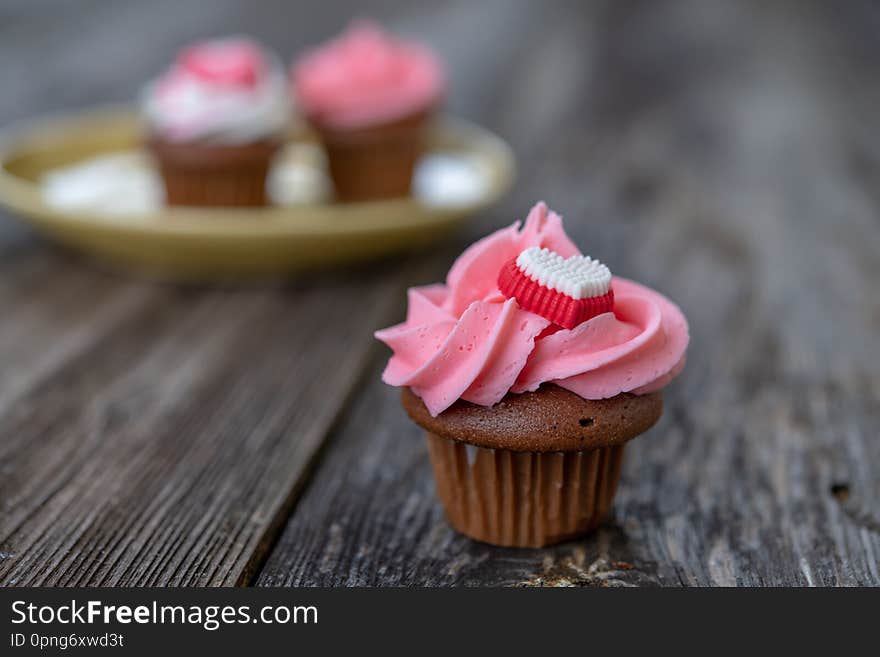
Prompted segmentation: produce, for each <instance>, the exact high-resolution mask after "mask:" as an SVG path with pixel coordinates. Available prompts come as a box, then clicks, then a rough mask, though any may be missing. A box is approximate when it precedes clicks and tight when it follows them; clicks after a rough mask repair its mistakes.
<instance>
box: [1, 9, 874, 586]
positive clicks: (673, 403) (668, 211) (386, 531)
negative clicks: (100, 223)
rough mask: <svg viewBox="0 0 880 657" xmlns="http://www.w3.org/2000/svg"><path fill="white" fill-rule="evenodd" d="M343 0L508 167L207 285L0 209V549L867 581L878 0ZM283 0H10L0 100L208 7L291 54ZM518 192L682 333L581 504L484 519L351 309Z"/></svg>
mask: <svg viewBox="0 0 880 657" xmlns="http://www.w3.org/2000/svg"><path fill="white" fill-rule="evenodd" d="M324 4H325V5H329V3H324ZM339 4H342V3H339ZM371 4H373V5H375V7H374V11H372V12H369V13H371V14H373V15H375V16H376V17H378V18H379V19H381V20H383V21H385V22H387V23H388V24H389V25H390V26H391V27H393V28H395V29H397V30H400V31H402V32H406V33H410V34H414V35H418V36H419V37H421V38H424V39H426V40H428V41H429V42H431V43H432V44H434V45H435V46H436V48H437V49H438V50H440V51H441V52H442V53H443V54H444V56H445V57H446V58H447V59H448V62H449V65H450V68H451V78H452V87H451V93H450V103H449V104H450V107H451V109H452V110H453V111H455V112H457V113H460V114H463V115H465V116H467V117H468V118H471V119H473V120H476V121H478V122H480V123H482V124H484V125H487V126H490V127H491V128H493V129H494V130H496V131H498V132H499V133H500V134H502V135H504V136H505V137H506V138H508V139H509V140H510V141H511V142H512V143H513V145H514V147H515V150H516V153H517V156H518V159H519V163H520V174H519V182H518V184H517V186H516V188H515V190H514V191H513V193H511V194H510V195H509V197H508V198H507V199H505V201H504V202H503V203H502V204H501V205H499V206H498V207H497V208H495V209H494V210H492V211H491V212H487V213H485V214H483V215H482V216H480V217H478V218H476V219H475V221H474V222H473V223H472V224H471V225H470V226H469V227H468V229H467V230H466V231H465V232H464V233H462V234H460V235H458V237H457V238H456V239H455V240H453V241H452V242H451V243H448V244H445V245H441V246H438V247H436V248H435V249H433V250H432V251H431V252H429V253H421V254H417V255H414V256H412V257H409V258H406V259H398V260H395V261H392V262H388V263H385V264H383V265H380V266H375V267H372V268H358V269H352V270H348V271H339V272H333V273H322V274H313V275H309V276H305V277H302V278H299V279H297V280H294V281H290V282H285V283H267V284H264V285H255V286H248V287H238V288H207V287H205V288H194V287H176V286H174V285H170V284H161V283H155V282H150V281H145V280H138V279H136V278H132V277H128V276H126V275H124V274H120V273H118V272H114V271H108V270H105V269H102V268H100V267H97V266H95V265H93V264H90V263H89V262H87V261H85V260H83V259H81V258H79V257H77V256H74V255H71V254H68V253H65V252H62V251H59V250H57V249H55V248H53V247H52V246H50V245H48V244H47V243H45V242H44V241H42V240H41V239H40V238H38V237H37V236H35V235H33V234H32V233H30V232H29V231H28V230H26V229H25V228H23V227H22V226H21V225H20V224H19V223H17V222H16V221H15V220H14V218H13V217H11V216H8V215H4V216H2V217H0V308H2V311H0V371H2V378H0V582H3V583H4V584H14V585H36V584H44V585H108V586H118V585H217V584H238V585H259V586H263V585H272V586H276V585H285V586H286V585H485V584H490V585H519V584H524V585H546V584H551V585H552V584H573V585H594V584H596V585H628V584H646V585H734V584H752V585H780V584H798V585H814V584H815V585H854V584H874V585H878V584H880V476H878V464H880V441H878V426H880V405H878V397H880V377H878V372H880V344H878V343H880V341H878V333H880V293H878V286H880V130H878V116H880V47H878V41H877V38H876V34H877V30H878V29H880V8H878V7H877V6H876V4H874V5H872V4H871V3H869V2H855V3H848V4H847V5H846V6H845V7H840V6H832V3H820V2H815V3H812V2H795V1H791V2H779V3H758V2H753V3H750V2H743V3H736V4H730V3H715V2H703V1H702V0H695V1H693V2H686V3H674V4H663V3H655V2H648V1H645V2H627V3H618V2H602V3H596V4H590V5H589V6H587V3H580V2H571V3H565V4H563V3H549V4H548V3H526V2H507V1H503V0H497V1H494V2H481V3H471V2H463V1H462V2H456V3H448V4H447V3H443V6H440V3H430V4H424V5H422V6H420V7H415V6H413V3H411V2H405V1H403V0H397V1H393V2H391V1H386V2H374V3H371ZM435 5H436V6H435ZM47 6H49V7H50V9H51V11H46V7H47ZM364 11H365V13H367V12H366V10H364ZM314 12H315V9H314V7H313V8H310V9H309V10H308V11H305V10H297V9H296V8H294V7H292V6H291V3H288V2H285V1H283V0H276V1H273V2H260V3H251V2H244V1H243V0H225V1H221V2H216V3H212V4H211V8H210V10H209V9H208V8H206V6H205V4H204V3H199V2H180V0H158V1H154V2H150V3H142V2H138V1H135V0H119V1H116V2H113V3H106V4H105V3H66V2H60V1H59V2H57V3H55V2H52V3H45V2H44V3H33V5H31V4H29V3H26V2H21V1H19V2H13V3H11V4H9V5H7V6H6V7H5V8H4V9H2V10H0V62H2V67H0V76H2V77H0V88H2V89H3V93H2V94H0V118H2V122H3V123H6V122H7V121H10V120H13V119H17V118H22V117H26V116H30V115H32V114H40V113H45V112H49V111H57V110H59V109H61V108H70V107H81V106H88V105H92V104H95V103H98V102H105V101H114V100H126V99H129V98H131V97H133V96H134V94H135V93H136V91H137V89H138V87H139V85H140V84H141V83H142V81H143V80H145V79H147V78H148V77H150V76H151V75H153V74H154V73H156V72H157V71H158V70H160V69H161V68H162V66H163V65H164V64H165V62H166V61H167V59H168V57H170V55H171V53H172V52H173V50H174V49H175V48H176V47H177V46H178V45H180V44H181V43H183V42H184V41H186V40H187V39H190V38H194V37H197V36H201V35H205V34H222V33H228V32H246V33H251V34H254V35H256V36H258V37H259V38H261V39H264V40H265V41H267V42H268V43H269V44H271V45H273V46H274V47H276V48H277V49H278V51H279V52H280V53H282V54H283V55H284V56H285V57H289V56H290V55H292V54H293V53H294V52H296V51H297V50H299V49H300V48H302V47H303V46H305V45H306V44H309V43H313V42H315V41H316V40H319V39H321V38H323V37H325V36H327V35H329V34H331V33H332V32H334V31H335V30H337V29H338V28H339V27H341V25H343V24H344V22H345V20H346V18H347V11H346V10H345V9H344V8H343V7H341V6H340V7H337V6H335V5H334V6H321V8H320V12H319V13H318V14H317V15H316V14H315V13H314ZM537 199H546V200H547V201H548V202H549V203H550V205H551V206H552V207H554V208H555V209H557V210H558V211H560V212H561V213H562V214H563V215H564V216H565V217H566V220H567V226H568V229H569V231H570V232H571V234H572V235H573V236H574V237H575V239H576V240H577V241H578V242H579V243H580V244H581V245H582V246H583V247H584V249H585V250H587V251H588V252H589V253H591V254H593V255H597V256H599V257H601V258H602V259H603V260H605V261H607V262H609V263H610V265H611V268H612V270H613V271H615V272H617V273H619V274H621V275H626V276H629V277H632V278H635V279H638V280H641V281H644V282H646V283H648V284H650V285H652V286H655V287H657V288H658V289H660V290H662V291H663V292H665V293H667V294H668V295H670V296H671V297H672V298H673V299H676V300H677V301H678V302H680V304H681V306H682V307H683V309H684V311H685V313H686V314H687V316H688V317H689V319H690V322H691V329H692V336H693V338H692V344H691V349H690V359H689V364H688V367H687V369H686V371H685V373H684V375H683V376H682V377H681V378H680V379H679V380H678V381H677V382H676V383H675V384H674V385H672V386H671V387H670V388H669V390H668V394H667V395H666V412H665V414H664V417H663V419H662V421H661V422H660V424H659V425H658V426H657V427H656V428H655V429H653V430H652V431H651V432H650V434H648V435H647V436H645V437H643V438H641V439H639V440H638V441H636V442H635V443H633V444H632V445H631V446H630V448H629V449H628V457H627V461H626V463H625V467H624V473H623V479H622V482H621V486H620V489H619V492H618V495H617V498H616V503H615V506H614V510H613V513H612V515H611V517H610V518H609V519H608V521H607V522H606V523H605V525H604V526H603V527H602V528H601V529H600V530H599V531H597V532H596V533H595V534H593V535H592V536H590V537H588V538H585V539H583V540H580V541H575V542H571V543H567V544H564V545H561V546H558V547H556V548H553V549H547V550H509V549H497V548H492V547H489V546H486V545H482V544H477V543H474V542H471V541H470V540H468V539H466V538H463V537H461V536H458V535H456V534H455V533H453V532H452V531H451V530H450V529H449V528H448V527H447V525H446V524H445V522H444V520H443V515H442V510H441V508H440V506H439V505H438V502H437V501H436V499H435V495H434V491H433V482H432V479H431V475H430V466H429V463H428V458H427V453H426V450H425V446H424V443H423V440H422V438H421V436H420V433H419V431H418V430H417V429H416V427H415V426H413V425H412V424H411V423H409V422H408V421H407V420H406V419H405V418H404V414H403V411H402V410H401V408H400V405H399V403H398V394H397V391H396V390H393V389H390V388H387V387H385V386H383V385H382V384H381V383H380V381H379V373H380V371H381V368H382V366H383V363H384V361H385V359H386V358H387V355H388V354H387V351H386V350H385V349H384V347H382V346H381V345H379V344H378V343H376V342H375V341H374V340H373V338H372V337H371V332H372V331H373V330H374V329H375V328H378V327H381V326H385V325H388V324H391V323H393V322H395V321H398V320H399V319H401V317H402V313H403V303H404V294H403V291H404V288H405V287H406V286H408V285H411V284H417V283H426V282H430V281H434V280H439V279H441V278H442V277H443V275H444V273H445V271H446V270H447V268H448V267H449V265H450V263H451V260H452V259H453V257H454V256H455V255H456V254H457V253H458V252H459V251H460V250H461V249H462V247H463V246H464V245H465V244H467V243H468V242H469V241H471V240H472V239H474V238H475V237H477V236H479V235H482V234H484V233H486V232H488V231H489V230H491V229H495V228H498V227H501V226H504V225H507V224H510V223H511V222H512V221H514V220H516V219H519V218H522V217H523V216H524V215H525V213H526V211H527V210H528V208H529V207H530V206H531V204H532V203H533V202H534V201H535V200H537Z"/></svg>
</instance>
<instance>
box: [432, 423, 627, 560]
mask: <svg viewBox="0 0 880 657" xmlns="http://www.w3.org/2000/svg"><path fill="white" fill-rule="evenodd" d="M426 435H427V438H428V450H429V452H430V455H431V462H432V464H433V466H434V476H435V479H436V482H437V494H438V495H439V497H440V500H441V502H442V503H443V506H444V507H445V509H446V517H447V519H448V520H449V523H450V524H451V525H452V526H453V527H454V528H455V529H456V530H458V531H459V532H461V533H462V534H465V535H467V536H470V537H471V538H474V539H476V540H478V541H483V542H485V543H492V544H493V545H502V546H508V547H543V546H546V545H551V544H553V543H558V542H560V541H563V540H566V539H569V538H573V537H575V536H579V535H581V534H584V533H586V532H588V531H590V530H591V529H594V528H595V527H597V526H598V525H599V523H600V522H601V521H602V519H603V518H604V517H605V515H606V514H607V513H608V510H609V509H610V508H611V502H612V499H613V498H614V492H615V490H616V489H617V482H618V480H619V479H620V468H621V464H622V463H623V449H624V445H617V446H614V447H601V448H597V449H592V450H586V451H579V452H514V451H510V450H502V449H486V448H482V447H476V446H474V445H468V444H466V443H462V442H459V441H456V440H451V439H448V438H443V437H441V436H438V435H436V434H433V433H430V432H426Z"/></svg>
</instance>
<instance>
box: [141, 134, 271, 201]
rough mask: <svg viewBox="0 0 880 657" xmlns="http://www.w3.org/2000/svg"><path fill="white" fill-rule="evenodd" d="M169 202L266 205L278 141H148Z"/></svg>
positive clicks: (166, 199)
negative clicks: (235, 143)
mask: <svg viewBox="0 0 880 657" xmlns="http://www.w3.org/2000/svg"><path fill="white" fill-rule="evenodd" d="M150 146H151V151H152V153H153V156H154V157H155V159H156V164H157V166H158V169H159V173H160V175H161V177H162V182H163V183H164V185H165V202H166V204H168V205H188V206H225V207H254V206H262V205H266V203H267V197H266V178H267V176H268V173H269V166H270V164H271V161H272V157H273V155H274V154H275V151H276V149H277V144H275V143H272V142H265V143H256V144H246V145H242V146H213V145H201V144H168V143H165V142H160V141H154V142H152V143H151V144H150Z"/></svg>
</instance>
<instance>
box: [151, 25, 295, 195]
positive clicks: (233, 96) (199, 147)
mask: <svg viewBox="0 0 880 657" xmlns="http://www.w3.org/2000/svg"><path fill="white" fill-rule="evenodd" d="M288 91H289V90H288V85H287V81H286V78H285V75H284V70H283V68H282V67H281V65H280V63H279V62H278V61H277V60H276V58H275V57H273V56H272V55H270V54H269V53H267V52H266V51H265V50H264V49H263V48H261V47H260V46H259V45H258V44H256V43H254V42H253V41H251V40H249V39H245V38H241V37H235V38H228V39H218V40H213V41H206V42H202V43H197V44H194V45H192V46H190V47H188V48H185V49H184V50H182V51H181V52H180V53H179V54H178V56H177V58H176V60H175V61H174V63H173V64H172V65H171V67H170V68H169V70H168V71H166V72H165V73H164V74H163V75H162V76H161V77H160V78H159V79H158V80H156V81H155V82H153V83H151V84H150V85H149V86H148V88H147V89H146V91H145V94H144V106H143V114H144V118H145V120H146V123H147V131H148V134H147V146H148V148H149V150H150V151H151V152H152V154H153V155H154V157H155V159H156V163H157V165H158V168H159V171H160V173H161V176H162V180H163V182H164V184H165V192H166V202H167V203H168V204H169V205H193V206H259V205H265V204H266V177H267V174H268V171H269V166H270V163H271V161H272V157H273V156H274V154H275V152H276V151H277V150H278V148H279V146H280V145H281V140H282V138H283V134H284V131H285V128H286V126H287V123H288V118H289V113H290V101H289V92H288Z"/></svg>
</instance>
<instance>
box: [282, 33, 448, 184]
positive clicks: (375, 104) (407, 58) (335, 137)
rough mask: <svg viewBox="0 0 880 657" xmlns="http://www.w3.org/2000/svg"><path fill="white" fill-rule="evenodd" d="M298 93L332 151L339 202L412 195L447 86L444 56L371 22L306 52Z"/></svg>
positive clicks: (296, 81) (299, 66) (299, 65)
mask: <svg viewBox="0 0 880 657" xmlns="http://www.w3.org/2000/svg"><path fill="white" fill-rule="evenodd" d="M291 76H292V79H293V86H294V93H295V95H296V98H297V101H298V102H299V104H300V106H301V108H302V110H303V112H304V113H305V116H306V119H307V120H308V121H309V123H310V124H311V125H312V127H313V128H314V130H315V131H316V133H317V134H318V137H319V138H320V140H321V142H322V143H323V145H324V148H325V150H326V151H327V160H328V166H329V169H330V176H331V178H332V179H333V184H334V187H335V189H336V196H337V198H338V199H339V200H341V201H360V200H368V199H380V198H390V197H396V196H405V195H407V194H409V189H410V182H411V180H412V177H413V170H414V169H415V166H416V162H417V161H418V159H419V157H420V156H421V154H422V152H423V150H424V136H425V127H426V125H427V120H428V118H429V117H430V116H431V114H432V112H433V111H434V110H435V109H436V108H437V106H438V105H439V103H440V99H441V96H442V93H443V88H444V79H445V76H444V73H443V67H442V66H441V64H440V62H439V61H438V59H437V58H436V57H435V56H434V55H433V54H432V53H431V52H430V51H429V50H428V49H427V48H425V47H423V46H421V45H418V44H415V43H411V42H408V41H403V40H400V39H396V38H394V37H392V36H390V35H388V34H387V33H385V32H384V31H382V29H381V28H379V27H378V26H377V25H374V24H373V23H369V22H360V23H356V24H354V25H353V26H352V27H351V28H349V29H348V31H347V32H345V33H344V34H343V35H342V36H340V37H338V38H336V39H334V40H333V41H331V42H329V43H327V44H325V45H323V46H321V47H319V48H317V49H316V50H313V51H311V52H308V53H306V54H305V55H304V56H302V57H301V58H300V59H299V60H297V62H296V63H295V65H294V67H293V70H292V72H291Z"/></svg>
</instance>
